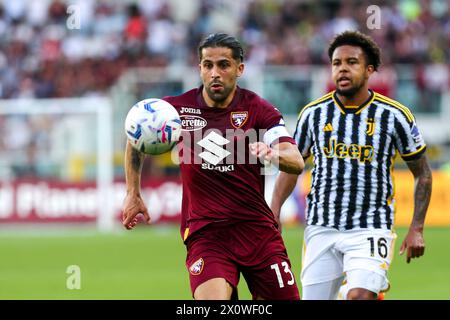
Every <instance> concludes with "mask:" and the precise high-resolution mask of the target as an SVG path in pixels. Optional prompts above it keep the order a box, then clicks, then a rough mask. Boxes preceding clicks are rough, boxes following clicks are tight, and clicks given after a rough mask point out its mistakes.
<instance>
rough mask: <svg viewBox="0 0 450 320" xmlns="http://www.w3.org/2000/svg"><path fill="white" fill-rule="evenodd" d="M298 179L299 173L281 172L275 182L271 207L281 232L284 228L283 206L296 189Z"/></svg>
mask: <svg viewBox="0 0 450 320" xmlns="http://www.w3.org/2000/svg"><path fill="white" fill-rule="evenodd" d="M297 179H298V175H297V174H291V173H286V172H280V174H279V175H278V177H277V180H276V182H275V187H274V189H273V195H272V202H271V203H270V208H271V209H272V212H273V214H274V216H275V220H277V223H278V230H280V232H281V228H282V226H281V221H280V213H281V207H282V206H283V203H284V202H285V201H286V199H287V198H288V197H289V195H290V194H291V193H292V191H293V190H294V188H295V185H296V184H297Z"/></svg>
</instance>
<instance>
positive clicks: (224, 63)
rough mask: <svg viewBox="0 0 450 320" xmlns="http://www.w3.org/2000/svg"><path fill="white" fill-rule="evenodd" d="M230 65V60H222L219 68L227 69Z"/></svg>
mask: <svg viewBox="0 0 450 320" xmlns="http://www.w3.org/2000/svg"><path fill="white" fill-rule="evenodd" d="M229 66H230V63H229V62H228V61H224V62H220V63H219V68H220V69H226V68H228V67H229Z"/></svg>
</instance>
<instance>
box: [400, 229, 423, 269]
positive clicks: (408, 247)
mask: <svg viewBox="0 0 450 320" xmlns="http://www.w3.org/2000/svg"><path fill="white" fill-rule="evenodd" d="M405 251H407V254H406V262H407V263H409V262H410V261H411V259H414V258H419V257H421V256H423V254H424V253H425V242H424V240H423V235H422V230H421V229H416V228H409V231H408V234H407V235H406V237H405V240H403V243H402V245H401V247H400V255H403V253H405Z"/></svg>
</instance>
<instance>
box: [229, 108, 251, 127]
mask: <svg viewBox="0 0 450 320" xmlns="http://www.w3.org/2000/svg"><path fill="white" fill-rule="evenodd" d="M230 117H231V124H232V125H233V127H235V128H236V129H239V128H241V127H242V126H243V125H244V124H245V123H246V122H247V119H248V112H247V111H239V112H232V113H231V115H230Z"/></svg>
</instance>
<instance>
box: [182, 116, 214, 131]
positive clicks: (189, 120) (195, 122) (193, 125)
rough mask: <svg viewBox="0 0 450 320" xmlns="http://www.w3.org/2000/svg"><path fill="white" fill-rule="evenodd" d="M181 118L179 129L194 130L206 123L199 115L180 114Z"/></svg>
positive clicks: (201, 127)
mask: <svg viewBox="0 0 450 320" xmlns="http://www.w3.org/2000/svg"><path fill="white" fill-rule="evenodd" d="M180 119H181V128H182V129H181V130H184V131H195V130H200V129H203V128H204V127H206V125H207V124H208V123H207V122H206V120H205V119H203V118H202V117H199V116H191V115H182V116H180Z"/></svg>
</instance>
